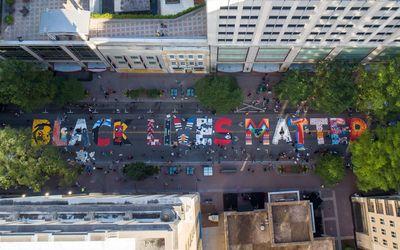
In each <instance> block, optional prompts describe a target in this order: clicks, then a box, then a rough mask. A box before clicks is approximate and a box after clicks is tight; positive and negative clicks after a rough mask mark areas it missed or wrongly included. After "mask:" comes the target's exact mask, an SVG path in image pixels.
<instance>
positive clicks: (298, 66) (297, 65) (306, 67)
mask: <svg viewBox="0 0 400 250" xmlns="http://www.w3.org/2000/svg"><path fill="white" fill-rule="evenodd" d="M290 69H297V70H305V71H311V72H314V71H315V64H311V63H294V64H292V65H290Z"/></svg>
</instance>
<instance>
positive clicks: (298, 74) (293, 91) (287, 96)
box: [274, 70, 312, 106]
mask: <svg viewBox="0 0 400 250" xmlns="http://www.w3.org/2000/svg"><path fill="white" fill-rule="evenodd" d="M310 76H311V75H310V73H309V72H306V71H301V70H289V71H288V72H287V73H285V75H284V77H283V79H282V81H281V82H280V83H279V84H277V85H275V87H274V90H275V92H276V94H277V96H278V98H279V99H284V100H288V101H289V105H291V106H296V105H299V104H300V103H302V102H306V101H307V100H308V99H309V97H310V96H311V94H312V92H311V91H312V83H311V77H310Z"/></svg>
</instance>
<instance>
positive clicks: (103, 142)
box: [92, 118, 111, 147]
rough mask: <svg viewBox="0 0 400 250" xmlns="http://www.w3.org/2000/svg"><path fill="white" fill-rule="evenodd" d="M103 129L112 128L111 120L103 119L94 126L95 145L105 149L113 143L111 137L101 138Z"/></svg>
mask: <svg viewBox="0 0 400 250" xmlns="http://www.w3.org/2000/svg"><path fill="white" fill-rule="evenodd" d="M102 127H109V128H111V118H101V119H99V120H97V121H96V123H95V124H94V125H93V128H92V133H93V140H94V143H95V144H96V145H97V146H99V147H105V146H108V145H109V144H110V143H111V139H110V138H109V137H102V136H100V133H101V132H102V131H101V129H102Z"/></svg>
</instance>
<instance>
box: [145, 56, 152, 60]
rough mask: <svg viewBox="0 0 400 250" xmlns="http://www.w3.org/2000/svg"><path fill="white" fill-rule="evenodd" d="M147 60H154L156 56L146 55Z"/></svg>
mask: <svg viewBox="0 0 400 250" xmlns="http://www.w3.org/2000/svg"><path fill="white" fill-rule="evenodd" d="M146 58H147V60H154V56H146Z"/></svg>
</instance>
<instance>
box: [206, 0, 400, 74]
mask: <svg viewBox="0 0 400 250" xmlns="http://www.w3.org/2000/svg"><path fill="white" fill-rule="evenodd" d="M399 7H400V2H399V1H390V0H387V1H375V0H347V1H331V0H295V1H293V0H292V1H290V0H208V1H207V34H208V43H209V45H210V52H211V54H210V57H211V68H212V70H219V71H226V72H241V71H244V72H251V71H258V72H268V71H277V70H281V71H285V70H287V69H288V67H290V66H295V67H296V66H298V65H302V64H303V65H304V64H308V63H312V62H314V61H316V60H322V59H328V58H336V59H340V60H342V59H344V60H355V61H362V62H364V63H367V62H369V61H372V60H380V59H382V58H384V57H386V56H391V55H393V54H396V53H399V52H400V50H399V48H398V46H399V45H400V39H399V38H400V32H399V30H400V29H399V28H400V8H399Z"/></svg>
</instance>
